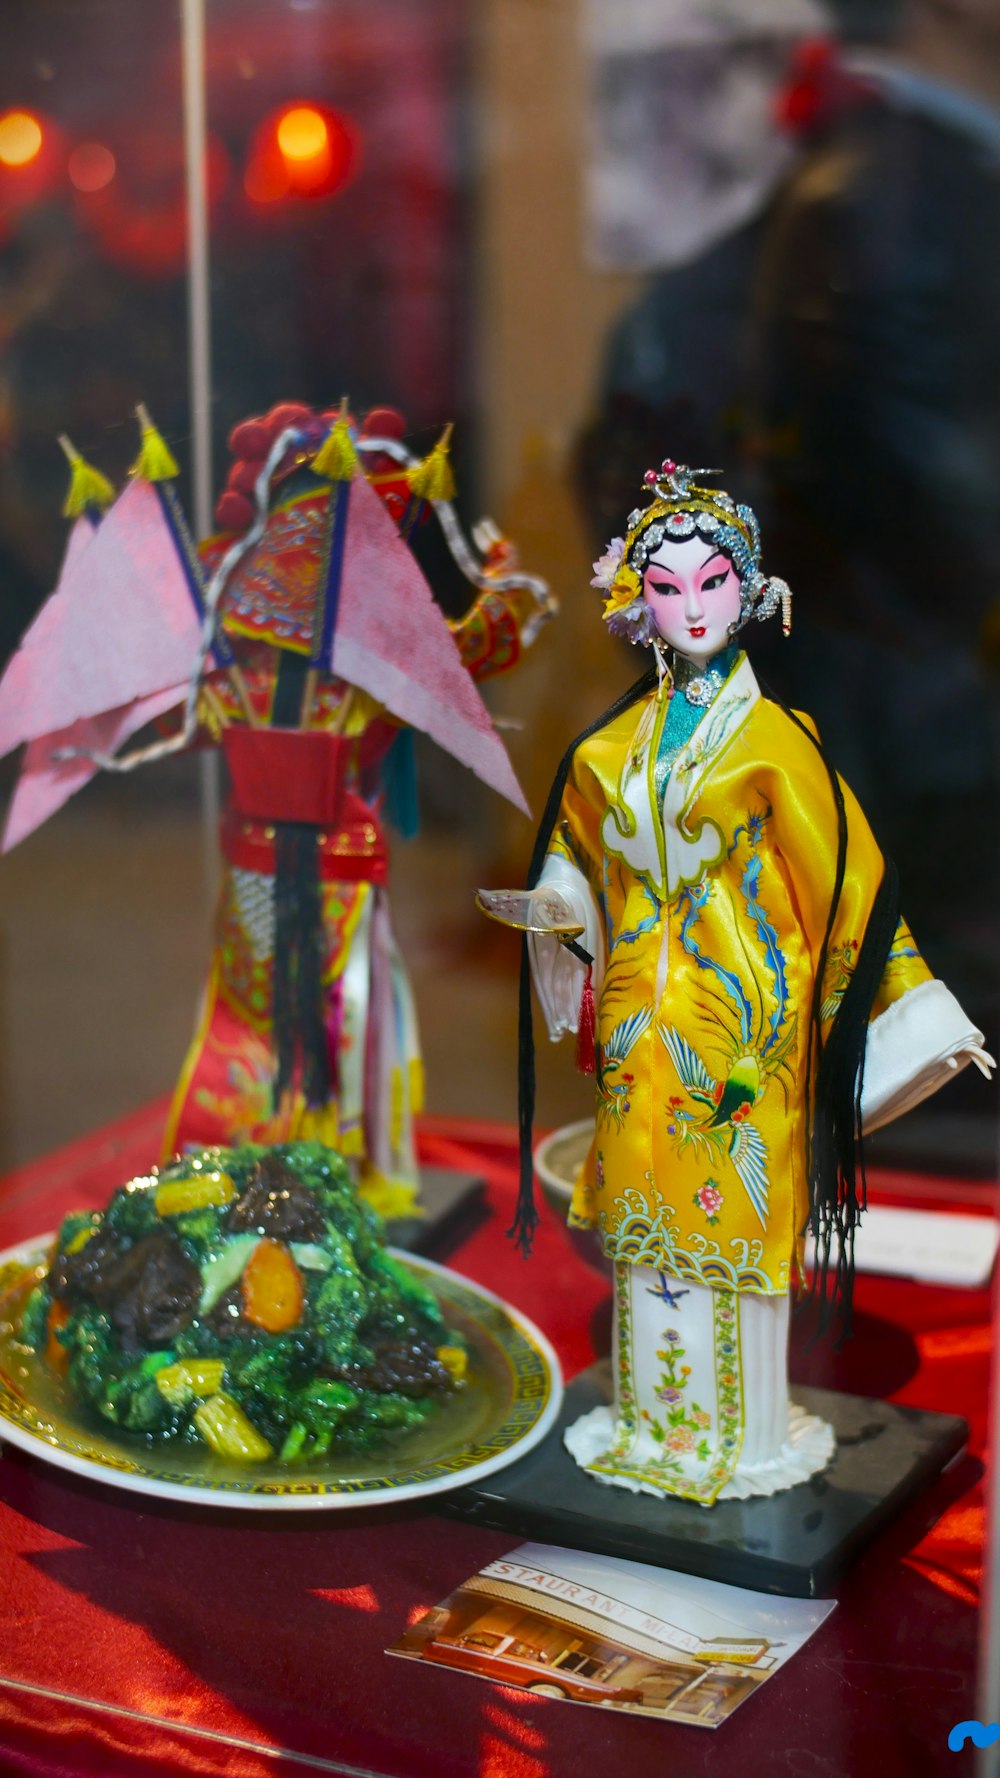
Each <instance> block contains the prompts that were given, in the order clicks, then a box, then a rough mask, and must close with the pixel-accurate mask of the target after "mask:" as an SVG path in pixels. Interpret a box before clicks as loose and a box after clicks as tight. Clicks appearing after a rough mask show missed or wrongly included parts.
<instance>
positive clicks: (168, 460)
mask: <svg viewBox="0 0 1000 1778" xmlns="http://www.w3.org/2000/svg"><path fill="white" fill-rule="evenodd" d="M135 411H136V417H137V419H138V421H139V424H140V426H141V427H142V445H141V446H140V449H139V455H138V457H137V458H136V460H135V462H134V463H133V465H132V467H131V469H130V470H129V475H132V476H135V477H136V478H137V479H139V480H140V481H144V482H172V481H174V479H175V478H176V477H177V476H178V475H180V468H179V466H178V463H177V460H176V458H175V457H174V455H173V453H172V452H171V450H170V448H169V446H168V445H167V444H166V442H165V441H164V439H163V437H162V435H161V434H160V433H159V432H157V430H156V427H155V426H154V425H153V422H152V420H151V419H150V417H149V414H148V412H147V411H146V408H145V407H144V406H143V404H142V402H140V403H139V406H138V407H137V408H136V410H135Z"/></svg>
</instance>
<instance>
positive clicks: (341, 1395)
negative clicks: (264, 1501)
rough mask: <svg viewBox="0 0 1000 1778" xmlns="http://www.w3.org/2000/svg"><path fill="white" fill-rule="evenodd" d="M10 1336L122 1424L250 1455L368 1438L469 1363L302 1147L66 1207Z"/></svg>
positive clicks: (345, 1184)
mask: <svg viewBox="0 0 1000 1778" xmlns="http://www.w3.org/2000/svg"><path fill="white" fill-rule="evenodd" d="M20 1331H21V1339H22V1340H23V1341H24V1343H25V1344H26V1345H28V1346H30V1347H31V1348H32V1349H33V1350H34V1351H35V1352H36V1353H38V1354H41V1355H44V1357H45V1358H46V1359H47V1360H48V1362H49V1363H50V1364H52V1365H53V1366H54V1367H55V1369H56V1370H58V1371H61V1372H64V1373H65V1375H66V1378H67V1381H68V1383H69V1385H70V1387H71V1388H72V1389H73V1390H74V1391H75V1393H76V1394H77V1396H79V1397H80V1398H81V1399H82V1400H83V1401H84V1402H86V1403H87V1404H88V1405H89V1407H90V1408H92V1409H93V1410H95V1411H96V1412H97V1413H98V1414H99V1415H100V1416H101V1417H102V1418H103V1419H105V1420H108V1421H111V1422H112V1423H113V1425H115V1426H116V1427H118V1428H120V1429H121V1430H122V1431H124V1432H128V1433H134V1434H138V1435H143V1436H144V1437H145V1439H146V1440H147V1441H150V1442H151V1441H155V1440H160V1439H181V1440H186V1441H188V1442H193V1443H195V1444H197V1443H200V1442H204V1443H205V1444H206V1445H208V1446H209V1447H210V1448H211V1450H213V1451H214V1452H216V1453H217V1454H218V1455H219V1456H221V1457H225V1458H228V1459H230V1460H232V1459H236V1460H240V1461H244V1462H248V1463H253V1462H262V1461H264V1460H265V1459H267V1458H271V1457H275V1456H277V1457H278V1458H279V1459H280V1460H281V1461H282V1462H287V1463H294V1462H296V1461H304V1460H312V1459H314V1458H317V1457H322V1456H323V1454H324V1453H325V1452H326V1451H328V1450H329V1449H330V1448H331V1446H332V1445H334V1444H335V1443H336V1445H337V1446H338V1447H345V1446H346V1447H347V1448H349V1449H352V1450H355V1451H359V1452H363V1451H370V1450H373V1449H375V1448H377V1447H379V1446H381V1445H384V1444H385V1443H386V1441H387V1440H388V1439H390V1438H394V1437H395V1436H397V1435H399V1434H402V1433H406V1432H409V1431H411V1430H412V1429H414V1428H415V1427H418V1426H420V1425H422V1424H423V1423H424V1422H425V1421H426V1420H427V1418H428V1417H429V1416H430V1415H431V1414H433V1413H434V1411H435V1408H436V1407H437V1406H438V1405H439V1404H440V1403H441V1402H442V1400H443V1399H444V1398H445V1397H446V1396H448V1395H451V1394H453V1393H454V1392H455V1391H456V1390H459V1389H461V1388H462V1387H463V1383H464V1379H465V1372H466V1351H465V1347H464V1345H463V1342H462V1340H461V1337H460V1336H459V1335H458V1334H456V1333H455V1332H454V1331H453V1330H451V1329H449V1328H448V1327H447V1326H446V1325H445V1323H444V1320H443V1318H442V1315H441V1310H440V1308H439V1306H438V1302H437V1298H436V1297H435V1296H434V1294H433V1292H432V1291H430V1290H429V1289H428V1288H427V1286H426V1285H425V1284H423V1283H422V1282H421V1281H420V1280H419V1279H418V1278H416V1277H414V1276H413V1274H412V1273H411V1272H410V1271H409V1270H408V1269H407V1268H406V1267H405V1266H404V1265H402V1264H401V1263H400V1262H399V1261H398V1260H396V1259H394V1258H393V1256H392V1255H391V1254H390V1253H388V1252H387V1251H386V1249H385V1246H384V1245H383V1238H382V1225H381V1222H380V1220H379V1218H378V1217H377V1216H376V1215H375V1213H374V1212H373V1211H372V1210H371V1209H369V1207H368V1206H367V1205H366V1204H364V1203H362V1201H361V1200H360V1199H359V1198H358V1196H357V1193H356V1191H355V1188H354V1185H353V1183H352V1181H351V1178H350V1174H349V1173H348V1170H347V1167H346V1165H345V1163H344V1161H343V1160H342V1159H341V1157H340V1156H339V1155H337V1154H335V1153H333V1152H332V1150H330V1149H328V1148H324V1147H322V1146H321V1145H320V1144H319V1143H315V1142H295V1143H288V1144H286V1145H284V1146H281V1147H277V1148H259V1147H255V1146H251V1145H249V1144H248V1145H246V1146H244V1147H241V1148H211V1149H205V1150H203V1151H201V1152H200V1153H195V1154H189V1155H185V1156H184V1157H183V1158H182V1159H180V1160H177V1161H174V1162H173V1163H172V1164H171V1165H170V1166H169V1167H166V1168H164V1169H163V1171H162V1172H160V1173H158V1174H154V1175H152V1176H150V1177H149V1178H140V1179H132V1180H130V1181H129V1183H128V1184H127V1185H124V1186H122V1187H121V1188H120V1189H119V1190H118V1191H116V1192H115V1193H114V1196H113V1197H112V1198H111V1200H110V1202H109V1204H108V1205H107V1208H106V1209H105V1210H104V1211H94V1212H77V1213H76V1214H74V1215H72V1216H67V1217H66V1219H65V1221H64V1222H63V1224H62V1227H61V1228H60V1230H59V1234H58V1236H57V1239H56V1242H55V1246H54V1248H53V1251H52V1255H51V1258H50V1262H49V1269H48V1272H47V1275H46V1276H45V1278H44V1279H43V1280H42V1281H41V1283H39V1284H38V1285H37V1286H36V1287H35V1289H34V1290H33V1291H32V1293H31V1295H30V1297H29V1298H28V1301H27V1303H26V1305H25V1309H24V1313H23V1316H22V1320H21V1330H20Z"/></svg>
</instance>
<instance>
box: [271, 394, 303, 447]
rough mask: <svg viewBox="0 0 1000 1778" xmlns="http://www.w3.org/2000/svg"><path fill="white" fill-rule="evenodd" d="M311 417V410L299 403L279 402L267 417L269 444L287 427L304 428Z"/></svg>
mask: <svg viewBox="0 0 1000 1778" xmlns="http://www.w3.org/2000/svg"><path fill="white" fill-rule="evenodd" d="M312 417H313V416H312V409H311V408H308V407H306V406H305V405H304V403H303V402H301V401H279V403H278V405H277V407H273V408H272V409H271V412H270V413H269V414H268V416H267V430H268V434H269V439H268V442H269V444H273V443H274V441H275V439H276V438H277V437H278V434H279V433H280V432H284V430H285V428H286V427H287V426H304V425H305V424H306V422H307V421H308V420H311V419H312Z"/></svg>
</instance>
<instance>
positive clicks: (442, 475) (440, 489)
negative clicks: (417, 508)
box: [406, 420, 455, 500]
mask: <svg viewBox="0 0 1000 1778" xmlns="http://www.w3.org/2000/svg"><path fill="white" fill-rule="evenodd" d="M451 434H452V424H451V421H450V420H449V422H448V424H447V426H446V427H445V429H444V431H443V432H442V434H441V437H440V438H439V439H438V441H437V444H436V445H435V446H434V449H433V450H432V451H431V452H429V454H428V455H427V456H426V457H424V458H423V460H422V461H421V462H420V463H414V465H413V468H412V469H408V470H407V472H406V485H407V487H408V488H409V490H410V493H411V494H412V495H413V496H414V497H415V498H416V499H417V500H454V498H455V477H454V475H453V474H452V469H451V463H450V462H449V459H448V449H449V446H450V444H451Z"/></svg>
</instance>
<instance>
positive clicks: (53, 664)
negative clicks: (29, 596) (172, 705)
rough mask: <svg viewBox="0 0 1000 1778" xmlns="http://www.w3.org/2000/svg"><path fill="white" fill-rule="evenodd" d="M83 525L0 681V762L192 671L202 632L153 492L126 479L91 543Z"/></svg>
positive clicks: (174, 682) (75, 532)
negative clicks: (18, 748)
mask: <svg viewBox="0 0 1000 1778" xmlns="http://www.w3.org/2000/svg"><path fill="white" fill-rule="evenodd" d="M86 524H87V521H86V520H81V521H79V523H78V525H77V526H76V527H74V530H73V533H72V534H71V538H70V545H69V547H68V548H67V551H66V558H65V561H64V563H63V567H62V571H61V573H60V576H59V582H58V585H57V587H56V589H55V591H54V592H53V593H52V594H51V596H50V597H49V599H48V600H47V601H46V603H45V605H44V606H43V607H42V610H41V611H40V612H39V614H38V616H37V618H36V619H35V621H34V623H33V624H32V625H31V627H30V628H29V630H28V631H27V633H26V634H25V636H24V639H23V641H22V643H21V646H20V648H19V649H18V651H17V653H16V654H15V656H14V658H13V660H12V661H11V662H10V665H9V666H8V668H7V671H6V673H5V674H4V676H3V679H2V680H0V756H2V755H3V754H5V753H9V752H10V750H11V748H12V747H16V746H18V744H19V743H20V742H21V741H32V740H36V739H38V738H39V737H41V736H43V735H51V734H53V733H55V732H57V731H61V730H63V729H65V728H68V727H69V726H71V725H72V724H73V723H75V722H78V721H79V720H80V719H81V718H84V717H91V716H101V715H103V714H105V713H107V712H109V711H121V710H123V709H124V708H125V707H126V706H129V705H131V704H132V703H133V702H134V701H135V700H136V699H141V698H146V697H149V696H151V695H152V694H153V693H155V692H161V691H164V690H165V689H166V688H167V687H168V686H176V685H179V684H181V683H182V682H185V681H186V680H187V679H188V677H189V675H190V673H191V671H192V669H193V667H194V662H195V658H196V655H197V651H198V641H199V635H200V628H201V626H200V622H199V619H198V615H197V613H196V611H195V608H194V604H193V603H192V600H191V595H190V593H189V591H188V584H187V580H186V578H185V574H184V570H183V568H182V566H181V563H180V559H179V557H178V554H177V550H176V547H175V545H174V541H173V538H172V536H171V533H170V529H169V527H168V525H167V522H166V519H165V518H164V515H163V509H162V507H161V505H160V499H159V495H158V494H157V492H156V490H155V488H153V487H151V486H150V484H149V483H148V482H144V481H133V482H130V483H129V485H128V487H127V488H126V489H125V490H124V492H123V493H122V494H121V495H119V497H118V499H117V500H116V501H115V503H114V505H113V506H112V507H111V508H110V510H109V511H108V512H107V513H106V514H105V516H104V518H103V519H102V520H101V522H100V525H99V526H98V527H97V529H96V530H94V531H92V533H91V535H90V537H89V538H87V537H86V535H85V534H84V533H83V532H81V531H80V525H86Z"/></svg>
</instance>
